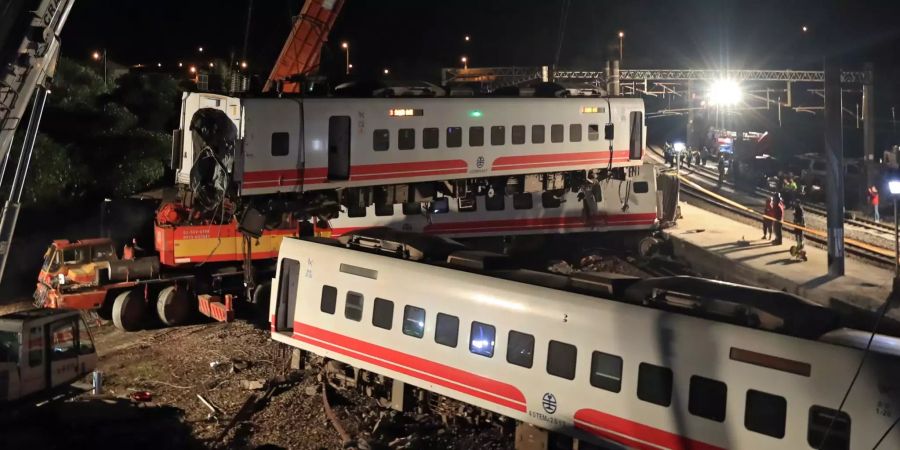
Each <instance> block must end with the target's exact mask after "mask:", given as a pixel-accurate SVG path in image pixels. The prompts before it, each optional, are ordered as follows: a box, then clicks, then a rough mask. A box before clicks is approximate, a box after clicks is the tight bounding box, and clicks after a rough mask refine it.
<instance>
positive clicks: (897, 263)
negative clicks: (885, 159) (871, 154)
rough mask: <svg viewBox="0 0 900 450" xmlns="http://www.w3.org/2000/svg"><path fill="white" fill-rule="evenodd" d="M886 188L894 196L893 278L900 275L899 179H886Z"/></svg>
mask: <svg viewBox="0 0 900 450" xmlns="http://www.w3.org/2000/svg"><path fill="white" fill-rule="evenodd" d="M888 190H889V191H891V197H893V198H894V278H897V277H900V217H897V199H898V198H900V180H893V181H888ZM876 208H877V206H876Z"/></svg>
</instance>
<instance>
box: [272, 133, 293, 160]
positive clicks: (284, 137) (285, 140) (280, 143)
mask: <svg viewBox="0 0 900 450" xmlns="http://www.w3.org/2000/svg"><path fill="white" fill-rule="evenodd" d="M290 142H291V139H290V135H289V134H287V133H272V156H287V155H288V153H290V152H291V147H290Z"/></svg>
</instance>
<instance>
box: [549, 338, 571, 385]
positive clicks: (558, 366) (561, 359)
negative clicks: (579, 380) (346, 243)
mask: <svg viewBox="0 0 900 450" xmlns="http://www.w3.org/2000/svg"><path fill="white" fill-rule="evenodd" d="M577 355H578V349H576V348H575V346H574V345H572V344H566V343H565V342H559V341H550V345H549V346H548V348H547V373H549V374H550V375H556V376H558V377H560V378H565V379H567V380H574V379H575V357H576V356H577Z"/></svg>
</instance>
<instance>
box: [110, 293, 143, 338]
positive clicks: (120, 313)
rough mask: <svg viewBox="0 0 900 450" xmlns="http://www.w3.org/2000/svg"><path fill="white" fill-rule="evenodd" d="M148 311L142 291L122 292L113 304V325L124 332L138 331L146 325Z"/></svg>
mask: <svg viewBox="0 0 900 450" xmlns="http://www.w3.org/2000/svg"><path fill="white" fill-rule="evenodd" d="M146 309H147V305H146V303H145V302H144V296H143V295H142V292H141V290H140V289H135V290H131V291H125V292H122V293H120V294H119V295H118V296H117V297H116V300H115V301H114V302H113V307H112V320H113V325H115V326H116V328H118V329H120V330H123V331H137V330H139V329H140V328H141V325H143V323H144V312H145V310H146Z"/></svg>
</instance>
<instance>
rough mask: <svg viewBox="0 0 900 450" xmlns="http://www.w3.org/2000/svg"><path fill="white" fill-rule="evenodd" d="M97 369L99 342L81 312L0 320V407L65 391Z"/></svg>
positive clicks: (31, 314)
mask: <svg viewBox="0 0 900 450" xmlns="http://www.w3.org/2000/svg"><path fill="white" fill-rule="evenodd" d="M96 367H97V351H96V350H95V348H94V339H93V337H92V336H91V332H90V329H88V326H87V324H86V323H85V322H84V320H83V319H82V318H81V315H80V313H79V312H78V311H72V310H60V309H47V308H43V309H32V310H27V311H21V312H16V313H10V314H6V315H3V316H0V404H2V403H4V402H11V401H16V400H21V399H25V398H29V397H33V396H35V395H38V394H41V393H46V392H51V391H53V390H56V389H60V388H63V387H65V386H68V385H69V384H71V383H72V382H73V381H76V380H78V379H79V378H81V377H83V376H85V375H87V374H89V373H91V372H92V371H93V370H94V369H95V368H96Z"/></svg>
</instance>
